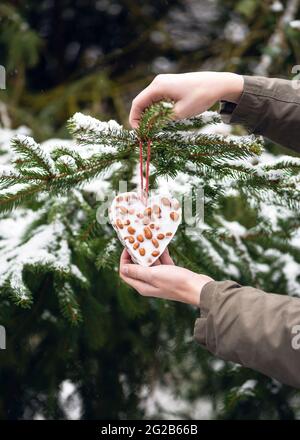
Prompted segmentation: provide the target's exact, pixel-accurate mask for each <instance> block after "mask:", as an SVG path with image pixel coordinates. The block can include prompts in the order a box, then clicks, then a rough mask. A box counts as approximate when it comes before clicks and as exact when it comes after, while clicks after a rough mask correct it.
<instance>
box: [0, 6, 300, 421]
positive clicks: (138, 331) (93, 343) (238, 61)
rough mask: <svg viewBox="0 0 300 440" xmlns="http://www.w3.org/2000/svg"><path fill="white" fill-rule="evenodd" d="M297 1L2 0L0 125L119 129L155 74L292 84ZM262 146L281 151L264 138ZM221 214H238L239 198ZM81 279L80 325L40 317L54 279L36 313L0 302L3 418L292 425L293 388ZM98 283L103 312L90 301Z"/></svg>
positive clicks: (104, 282)
mask: <svg viewBox="0 0 300 440" xmlns="http://www.w3.org/2000/svg"><path fill="white" fill-rule="evenodd" d="M299 6H300V2H299V1H298V0H285V1H279V0H270V1H268V0H266V1H263V2H261V1H259V0H239V1H233V0H173V1H167V0H162V1H155V0H152V1H147V0H143V1H142V0H137V1H132V0H123V1H118V0H111V1H110V0H73V1H71V0H60V1H58V0H40V1H34V0H25V1H21V0H20V1H19V0H11V1H7V2H6V1H3V2H1V5H0V23H1V31H0V64H2V65H3V66H5V68H6V72H7V78H6V80H7V88H6V90H2V91H1V99H0V124H1V126H2V127H3V128H4V129H14V128H17V127H19V126H21V125H25V126H27V127H29V128H30V129H31V131H32V133H33V135H34V137H35V138H36V139H37V140H39V141H43V140H46V139H49V138H50V137H52V138H53V137H59V138H65V137H67V136H68V134H67V132H66V128H65V122H66V120H67V119H68V118H69V117H70V116H72V115H73V114H74V113H75V112H76V111H83V112H84V113H87V114H90V115H92V116H95V117H97V118H99V119H101V120H108V119H110V118H113V119H116V120H117V121H119V122H121V123H123V124H124V125H127V119H128V112H129V109H130V104H131V100H132V98H133V97H134V96H135V95H136V94H137V93H138V92H139V91H140V90H141V89H142V88H143V87H144V86H145V85H147V84H148V83H149V82H150V81H151V80H152V79H153V77H154V76H155V75H157V74H159V73H169V72H172V73H177V72H185V71H193V70H218V71H222V70H230V71H235V72H238V73H245V74H261V75H267V76H276V77H285V78H292V76H293V70H292V69H293V66H295V65H298V64H300V51H299V44H300V43H299V42H300V7H299ZM267 148H268V149H269V151H271V152H272V153H275V154H277V153H281V152H282V151H283V149H280V148H279V147H277V146H274V145H272V144H271V143H268V144H267ZM224 209H225V210H227V211H228V212H230V213H231V215H233V213H234V214H235V215H236V216H241V215H242V214H241V213H242V212H243V206H241V204H240V203H239V202H237V201H236V200H235V201H232V203H231V204H229V205H228V206H226V207H225V208H224ZM66 215H70V216H72V215H73V214H72V210H71V209H70V212H66ZM0 264H1V262H0ZM90 272H91V273H90V280H94V285H93V289H91V291H90V292H89V294H88V295H89V298H90V301H86V309H88V308H91V309H93V312H94V313H89V312H90V311H89V310H85V306H84V304H85V301H84V300H83V301H82V313H83V315H85V314H86V315H87V316H89V319H88V320H86V321H85V323H84V324H83V326H81V327H78V328H76V329H74V328H72V327H69V326H66V325H65V323H64V322H63V321H59V320H58V321H57V322H52V321H51V319H48V320H47V319H41V316H42V315H43V313H44V312H45V310H46V309H47V308H52V309H55V308H56V307H57V305H56V304H55V302H54V299H53V298H51V297H50V298H49V297H47V295H45V294H44V293H45V292H47V288H48V287H47V286H48V285H49V283H51V279H49V277H46V278H45V280H44V284H43V285H42V286H41V285H37V286H36V298H37V299H36V302H35V304H34V306H33V308H32V309H30V310H25V311H24V310H23V311H22V310H21V311H20V310H15V309H14V310H13V311H11V310H10V308H9V307H8V305H7V304H6V303H5V302H3V304H2V305H1V314H0V316H1V322H0V323H1V324H2V323H3V324H4V323H5V325H6V328H7V331H8V345H9V346H10V348H9V346H8V349H7V350H6V351H5V352H0V360H1V361H0V418H2V419H16V418H38V417H41V416H43V417H46V418H67V417H69V418H72V417H82V418H87V419H96V418H98V419H101V418H103V419H104V418H141V417H145V416H149V414H150V413H151V417H163V416H165V417H171V416H172V411H173V410H174V413H175V408H177V409H178V408H180V411H179V412H178V411H177V416H179V417H185V418H199V417H220V418H235V419H240V418H297V417H299V396H297V394H296V393H295V392H294V391H293V390H291V389H290V388H288V387H283V386H279V385H278V384H277V383H275V382H274V381H271V380H269V379H267V378H265V377H263V376H261V375H259V374H256V373H253V372H252V371H248V370H246V369H239V372H238V374H236V369H237V367H236V366H235V365H232V364H230V363H227V364H225V363H222V362H221V361H218V360H216V359H214V358H212V357H211V356H210V355H209V354H208V353H206V352H204V351H203V350H202V349H200V348H199V347H197V346H196V344H195V343H193V342H192V341H191V335H192V328H193V324H194V319H195V318H196V312H195V311H194V310H190V309H189V308H187V307H185V306H183V305H180V304H176V305H168V306H166V309H168V311H169V310H171V311H172V313H173V320H171V321H170V320H164V317H165V314H164V313H165V312H164V308H163V307H161V308H160V310H159V311H158V312H157V313H155V312H154V311H153V310H155V307H156V306H155V303H154V302H153V303H152V306H151V308H150V307H148V305H147V304H146V303H145V300H143V299H142V298H139V297H136V298H135V303H134V306H133V307H132V304H131V305H130V306H129V309H130V310H129V311H128V313H127V314H126V307H127V305H128V304H129V303H130V301H132V299H131V296H130V298H129V297H128V292H126V291H125V290H124V289H125V288H124V286H122V285H120V284H119V281H118V278H117V277H116V276H115V274H114V273H112V272H109V271H100V273H99V271H97V270H96V269H95V268H93V267H91V268H90ZM100 287H101V304H100V305H99V303H98V302H94V303H93V295H95V296H97V295H99V293H98V290H99V289H100ZM33 289H34V286H33ZM79 289H80V288H79ZM278 289H279V290H280V286H278ZM92 290H93V291H92ZM116 292H117V294H116ZM85 294H86V293H84V292H82V293H81V295H82V296H83V295H85ZM130 295H132V292H131V293H130ZM126 301H127V302H126ZM122 302H123V304H122ZM157 307H158V306H157ZM132 308H133V309H134V312H133V311H132ZM98 321H101V325H102V326H101V329H100V331H96V329H97V328H98ZM151 324H152V325H151ZM174 329H175V330H174ZM174 332H175V334H174ZM170 335H173V337H171V336H170ZM186 344H188V346H189V352H188V361H187V357H186V349H185V346H186ZM12 345H13V348H12ZM254 379H255V381H256V384H258V385H257V386H255V389H253V387H252V386H250V385H251V380H252V381H253V380H254ZM158 380H159V382H160V389H159V390H158V391H157V393H158V394H163V395H167V396H168V404H167V406H168V405H169V406H170V408H169V411H166V409H165V408H161V409H159V408H158V409H157V408H156V410H155V411H154V410H153V409H152V412H151V411H150V409H149V405H150V404H149V402H148V404H147V405H148V406H147V405H146V403H145V402H146V401H147V396H148V395H149V394H150V393H151V391H152V390H153V389H154V388H155V386H156V383H157V381H158ZM245 384H246V386H244V385H245ZM247 384H248V385H247ZM65 388H67V391H68V390H69V394H68V392H67V391H66V392H65V393H62V391H64V389H65ZM170 390H171V395H168V392H170ZM178 399H179V401H180V402H184V405H183V404H181V406H180V404H178ZM158 400H159V399H158ZM159 401H160V402H164V399H163V398H160V400H159ZM172 402H173V406H172ZM174 402H176V404H175V405H174ZM195 402H197V405H196V406H195ZM161 405H163V403H161ZM150 406H151V405H150ZM79 407H80V411H79V414H77V416H75V415H74V411H75V413H76V408H79ZM68 408H69V409H70V408H71V409H72V408H73V412H72V411H71V410H69V411H68ZM74 408H75V410H74ZM172 408H173V409H172ZM195 408H196V409H195ZM77 412H78V411H77ZM178 414H179V415H178Z"/></svg>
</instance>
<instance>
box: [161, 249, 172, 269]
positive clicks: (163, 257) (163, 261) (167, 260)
mask: <svg viewBox="0 0 300 440" xmlns="http://www.w3.org/2000/svg"><path fill="white" fill-rule="evenodd" d="M160 261H161V264H168V265H172V266H174V261H173V260H172V258H171V257H170V254H169V249H168V248H166V249H165V250H164V251H163V253H162V254H161V256H160Z"/></svg>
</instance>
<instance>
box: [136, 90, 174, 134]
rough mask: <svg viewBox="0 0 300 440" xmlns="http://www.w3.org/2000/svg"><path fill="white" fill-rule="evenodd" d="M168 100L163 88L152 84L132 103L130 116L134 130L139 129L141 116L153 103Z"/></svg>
mask: <svg viewBox="0 0 300 440" xmlns="http://www.w3.org/2000/svg"><path fill="white" fill-rule="evenodd" d="M163 98H166V96H164V94H163V91H162V89H161V88H159V87H157V86H154V85H152V84H150V85H149V86H148V87H146V88H145V89H144V90H143V91H142V92H141V93H140V94H139V95H137V96H136V98H135V99H134V100H133V101H132V105H131V110H130V114H129V123H130V125H131V126H132V128H137V127H138V125H139V122H140V118H141V114H142V112H143V111H144V110H145V108H146V107H148V106H149V105H150V104H152V103H153V102H157V101H160V100H161V99H163Z"/></svg>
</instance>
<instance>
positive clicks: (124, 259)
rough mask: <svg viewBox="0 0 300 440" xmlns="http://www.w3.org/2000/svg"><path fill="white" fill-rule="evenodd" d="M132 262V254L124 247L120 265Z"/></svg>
mask: <svg viewBox="0 0 300 440" xmlns="http://www.w3.org/2000/svg"><path fill="white" fill-rule="evenodd" d="M131 263H132V260H131V256H130V254H129V252H128V251H127V249H126V248H124V249H123V252H122V254H121V258H120V266H121V265H123V264H131Z"/></svg>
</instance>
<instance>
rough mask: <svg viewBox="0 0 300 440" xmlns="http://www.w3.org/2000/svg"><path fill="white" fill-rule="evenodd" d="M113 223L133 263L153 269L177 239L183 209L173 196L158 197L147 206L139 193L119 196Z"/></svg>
mask: <svg viewBox="0 0 300 440" xmlns="http://www.w3.org/2000/svg"><path fill="white" fill-rule="evenodd" d="M109 219H110V222H111V224H112V226H113V227H114V229H115V231H116V232H117V234H118V237H119V239H120V241H121V243H122V244H123V245H124V246H126V248H127V250H128V252H129V254H130V256H131V258H132V261H133V262H134V263H137V264H140V265H141V266H151V265H152V264H153V263H154V262H155V261H156V260H157V259H158V258H159V257H160V256H161V254H162V253H163V251H164V250H165V249H166V247H167V246H168V244H169V243H170V241H171V240H172V238H173V237H174V235H175V233H176V230H177V228H178V225H179V223H180V221H181V206H180V203H179V202H178V200H176V199H175V198H174V197H169V196H158V195H155V196H153V197H151V198H150V199H148V201H147V204H146V205H145V204H144V203H143V202H142V200H141V199H140V197H139V195H138V193H136V192H127V193H122V194H118V195H117V196H116V197H115V198H114V200H113V202H112V204H111V207H110V209H109Z"/></svg>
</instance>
